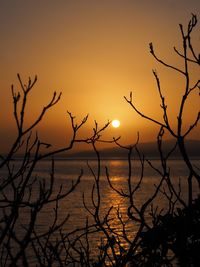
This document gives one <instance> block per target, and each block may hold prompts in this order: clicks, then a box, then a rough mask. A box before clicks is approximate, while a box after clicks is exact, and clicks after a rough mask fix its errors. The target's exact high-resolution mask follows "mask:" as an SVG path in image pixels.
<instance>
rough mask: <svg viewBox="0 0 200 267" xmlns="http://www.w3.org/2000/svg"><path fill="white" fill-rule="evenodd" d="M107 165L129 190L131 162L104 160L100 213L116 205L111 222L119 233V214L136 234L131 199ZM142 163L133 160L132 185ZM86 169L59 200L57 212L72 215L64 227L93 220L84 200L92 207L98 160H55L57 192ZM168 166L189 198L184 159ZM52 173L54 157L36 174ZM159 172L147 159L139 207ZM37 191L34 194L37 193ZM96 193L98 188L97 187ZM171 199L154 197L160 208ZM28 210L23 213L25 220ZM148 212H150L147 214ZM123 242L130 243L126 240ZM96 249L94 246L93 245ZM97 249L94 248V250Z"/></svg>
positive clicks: (49, 209)
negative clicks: (69, 190) (72, 189)
mask: <svg viewBox="0 0 200 267" xmlns="http://www.w3.org/2000/svg"><path fill="white" fill-rule="evenodd" d="M151 163H152V165H153V166H154V167H155V168H157V169H158V170H161V165H160V162H159V161H158V160H152V161H151ZM14 164H15V168H17V166H18V164H20V162H15V163H14ZM193 164H194V165H195V166H196V167H197V168H200V162H199V160H193ZM105 167H107V168H108V171H109V176H110V181H111V182H112V184H113V186H114V187H115V188H116V189H117V190H119V191H122V190H123V192H127V190H128V184H127V181H128V163H127V161H126V160H116V159H115V160H102V161H101V173H100V196H101V198H100V214H101V216H102V217H103V216H104V215H105V214H106V213H107V212H108V211H109V209H110V208H111V207H113V209H112V212H111V214H110V218H111V217H112V218H113V221H112V223H111V226H112V227H113V229H115V230H116V232H117V233H120V231H122V229H121V226H120V223H119V220H118V218H117V211H119V213H118V214H120V216H121V217H122V218H123V219H124V221H125V222H126V224H127V231H129V232H130V235H134V233H135V232H136V231H137V227H136V225H135V223H133V222H131V221H129V220H128V218H127V207H128V205H129V202H128V200H127V199H125V198H124V197H122V196H120V195H119V194H117V193H116V192H115V191H114V190H113V189H112V188H111V187H110V186H109V183H108V180H107V177H106V171H105ZM141 169H142V167H141V164H140V162H139V161H138V160H135V161H133V162H132V178H131V181H132V186H135V185H136V184H137V182H138V181H139V179H140V177H141ZM81 170H83V175H82V177H81V181H80V183H79V184H78V186H77V187H76V189H75V190H74V191H73V192H72V193H71V194H70V195H69V196H68V197H67V198H66V199H64V200H62V201H61V202H60V204H59V210H58V212H59V213H58V215H59V216H60V218H64V217H65V216H67V215H68V214H69V215H70V218H69V220H68V222H67V224H66V225H65V230H66V231H68V232H70V231H73V230H75V229H77V228H81V227H84V226H85V223H86V217H89V220H90V221H91V222H92V218H90V216H89V213H88V212H87V211H86V209H85V208H84V205H83V194H84V200H85V203H86V205H87V207H88V208H89V209H90V210H91V211H92V210H93V206H92V201H91V195H92V188H93V185H94V182H95V175H96V172H97V162H96V161H95V160H89V161H87V160H55V184H54V189H53V190H54V194H56V193H58V192H59V190H60V185H62V190H64V191H65V190H66V191H67V190H68V189H69V188H70V186H71V184H72V183H75V181H76V179H77V177H78V176H79V174H80V173H81ZM169 170H170V174H171V177H172V183H173V185H174V187H175V188H176V189H177V190H178V188H179V183H180V185H181V196H182V197H183V198H184V199H185V200H186V199H187V176H188V171H187V168H186V167H185V165H184V163H183V162H182V161H181V160H170V161H169ZM50 173H51V161H48V160H45V161H41V162H40V163H39V164H38V165H37V167H36V169H35V171H34V173H33V175H34V176H37V177H38V178H42V179H43V178H44V179H45V180H46V182H47V185H48V181H49V180H50ZM0 174H1V175H5V171H2V172H1V173H0ZM160 179H161V177H160V175H159V174H158V172H156V171H155V170H154V169H153V168H152V167H150V165H149V164H148V163H147V162H146V163H145V166H144V177H143V180H142V183H141V185H140V188H139V189H138V191H137V192H136V194H135V196H134V202H135V203H136V205H137V206H138V207H140V206H141V205H142V204H143V203H144V201H145V200H147V199H148V198H149V197H150V196H151V195H152V194H153V192H154V191H155V188H156V185H158V183H159V182H160ZM164 189H165V185H164V184H163V186H162V190H164ZM198 190H199V189H198V186H197V185H196V184H194V186H193V191H194V194H196V195H197V194H198V193H199V191H198ZM34 194H35V195H34ZM94 195H95V190H94ZM37 196H38V188H37V186H35V188H33V197H37ZM167 204H168V202H167V201H166V197H164V196H163V194H162V193H159V194H158V196H157V198H156V199H155V201H154V206H155V207H158V209H160V210H161V209H163V210H164V211H165V210H166V209H167V207H168V205H167ZM54 208H55V205H54V204H52V203H51V204H49V205H46V206H45V209H42V211H41V214H40V216H39V218H38V225H37V230H38V231H39V232H43V231H44V230H45V229H48V223H49V221H51V217H52V215H53V213H54ZM25 215H26V214H25V213H24V215H23V217H24V221H25V220H26V219H25ZM147 216H148V215H147ZM100 242H101V241H100V238H99V236H94V237H92V241H91V243H92V246H93V247H94V248H97V246H98V245H100ZM122 242H124V246H125V247H126V246H127V244H126V242H125V241H124V240H122ZM94 251H95V249H94ZM94 253H95V252H94Z"/></svg>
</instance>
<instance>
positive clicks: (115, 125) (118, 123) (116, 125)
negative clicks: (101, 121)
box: [112, 120, 120, 128]
mask: <svg viewBox="0 0 200 267" xmlns="http://www.w3.org/2000/svg"><path fill="white" fill-rule="evenodd" d="M112 126H113V127H114V128H118V127H119V126H120V121H119V120H113V121H112Z"/></svg>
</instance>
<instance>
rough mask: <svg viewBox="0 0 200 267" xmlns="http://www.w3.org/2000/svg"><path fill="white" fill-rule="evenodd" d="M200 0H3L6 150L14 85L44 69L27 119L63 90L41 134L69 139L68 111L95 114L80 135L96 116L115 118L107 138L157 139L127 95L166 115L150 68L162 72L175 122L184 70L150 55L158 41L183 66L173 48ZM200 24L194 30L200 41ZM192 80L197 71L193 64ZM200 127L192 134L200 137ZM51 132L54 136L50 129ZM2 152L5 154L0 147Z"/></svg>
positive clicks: (0, 85)
mask: <svg viewBox="0 0 200 267" xmlns="http://www.w3.org/2000/svg"><path fill="white" fill-rule="evenodd" d="M199 11H200V1H199V0H190V1H189V0H176V1H174V0H165V1H160V0H151V1H149V0H141V1H136V0H123V1H122V0H101V1H98V0H93V1H92V0H91V1H88V0H65V1H64V0H62V1H61V0H58V1H53V0H44V1H40V0H34V1H33V0H32V1H31V0H28V1H27V0H20V1H17V0H16V1H11V0H6V1H5V0H4V1H3V0H0V36H1V42H0V114H1V116H0V124H1V129H0V150H1V151H6V150H7V149H8V147H9V145H10V143H11V142H12V140H14V133H15V131H14V129H15V126H14V124H13V119H12V101H11V92H10V85H11V84H14V85H16V87H17V86H18V83H17V79H16V74H17V73H20V74H21V76H22V78H23V79H24V80H26V79H27V77H28V76H31V77H34V75H35V74H37V75H38V82H37V84H36V86H35V88H34V91H33V92H32V94H31V99H30V102H29V109H28V113H27V117H26V120H27V123H29V122H30V121H31V120H33V118H34V116H36V115H37V114H38V113H39V111H40V109H41V108H42V107H43V105H44V104H45V103H47V102H48V100H49V99H50V98H51V96H52V93H53V91H55V90H56V91H58V92H59V91H62V93H63V95H62V99H61V101H60V103H59V104H58V105H57V106H56V107H54V108H53V109H52V110H51V111H50V112H49V114H48V115H47V116H46V117H45V119H44V121H43V123H42V125H41V126H40V128H39V130H40V136H41V138H42V140H44V141H47V142H51V143H52V144H54V145H55V146H56V145H59V146H60V145H63V144H64V143H65V142H67V140H68V135H69V133H70V130H69V129H68V127H69V120H68V119H67V117H66V111H67V110H69V111H70V112H72V113H73V114H74V115H75V116H76V117H77V119H78V120H80V119H81V118H82V117H84V116H85V115H86V114H87V113H89V114H90V117H89V121H88V123H87V125H85V127H84V128H83V130H82V132H81V134H82V135H83V136H88V134H89V133H90V132H91V129H92V127H93V121H94V120H97V121H98V122H99V124H100V125H103V124H104V123H106V122H107V121H108V120H112V119H114V118H117V119H119V120H120V121H121V126H120V127H119V128H118V129H113V128H112V127H110V128H109V129H107V130H106V133H105V138H107V137H111V136H113V135H114V136H118V135H121V136H122V141H123V142H124V143H132V142H134V141H135V140H136V136H137V132H138V131H139V132H140V137H141V142H144V141H145V142H146V141H154V140H155V136H156V133H157V128H155V127H154V125H153V124H152V123H147V122H146V121H145V120H143V119H141V118H139V117H138V115H137V114H135V112H134V111H133V110H131V108H130V106H129V105H128V104H127V103H126V102H125V100H124V99H123V96H124V95H126V96H128V95H129V92H130V91H133V93H134V101H135V103H136V104H137V106H138V107H139V108H140V109H141V110H142V111H143V112H145V113H146V114H148V115H152V116H155V117H156V118H159V119H162V117H161V113H160V101H159V98H158V92H157V91H156V84H155V80H154V78H153V75H152V69H156V70H157V71H158V73H159V74H160V79H161V83H162V85H163V92H164V94H165V95H166V100H167V101H168V109H169V114H170V119H171V121H172V123H173V124H175V122H176V116H177V114H176V112H177V106H178V103H179V102H180V95H181V92H182V90H183V88H184V86H183V80H181V78H180V75H177V74H175V73H173V72H172V71H170V70H166V69H165V68H163V67H162V66H159V65H158V64H157V63H156V62H155V60H154V59H153V57H152V56H151V55H150V53H149V47H148V44H149V42H153V43H154V46H155V50H156V51H157V53H158V54H159V56H160V57H162V58H163V59H166V60H167V61H168V62H170V63H172V64H177V65H179V64H181V61H180V60H179V59H178V58H177V56H176V55H175V53H174V52H173V46H174V45H175V46H176V47H180V46H181V42H180V31H179V27H178V24H179V23H183V24H184V25H186V24H187V23H188V20H189V19H190V14H191V13H195V14H197V16H198V17H200V16H199V15H200V14H199V13H200V12H199ZM199 29H200V19H199V25H198V27H197V28H196V31H195V33H196V34H194V42H195V46H196V47H199V40H200V35H199ZM192 71H193V73H194V78H197V77H199V76H198V75H199V73H198V72H197V71H196V70H192ZM191 103H192V105H191V106H190V107H188V110H187V113H186V115H185V120H186V123H187V122H189V121H191V119H192V118H193V117H194V114H195V112H196V111H197V110H198V108H199V100H198V98H197V94H196V95H194V96H193V97H192V98H191ZM198 132H199V128H197V129H196V130H195V131H194V134H193V135H192V136H191V138H195V139H197V138H198ZM49 133H51V134H49ZM1 151H0V152H1Z"/></svg>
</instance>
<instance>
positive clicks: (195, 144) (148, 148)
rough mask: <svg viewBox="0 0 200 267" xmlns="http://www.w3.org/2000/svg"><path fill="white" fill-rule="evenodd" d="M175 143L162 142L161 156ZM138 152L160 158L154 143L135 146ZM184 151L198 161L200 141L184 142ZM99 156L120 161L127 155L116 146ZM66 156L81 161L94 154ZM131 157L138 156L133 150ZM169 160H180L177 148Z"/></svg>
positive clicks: (83, 152)
mask: <svg viewBox="0 0 200 267" xmlns="http://www.w3.org/2000/svg"><path fill="white" fill-rule="evenodd" d="M174 145H175V143H174V142H173V141H172V140H169V141H164V142H163V145H162V147H163V149H162V150H163V154H164V155H167V154H168V153H169V152H170V151H171V150H172V148H173V147H174ZM137 148H138V150H139V151H140V153H141V155H145V157H146V158H155V159H156V158H160V156H159V150H158V145H157V143H156V142H149V143H141V144H138V145H137ZM186 149H187V153H188V155H189V157H191V158H194V159H195V158H196V159H200V140H188V141H186ZM99 153H100V156H101V158H102V159H108V158H110V159H112V158H113V159H114V158H116V159H120V158H122V159H123V158H126V157H127V154H128V150H127V149H123V148H120V147H118V146H115V147H113V148H107V149H103V150H100V151H99ZM63 156H67V158H69V157H70V158H76V159H82V158H88V159H89V158H94V157H95V153H94V151H91V150H90V151H89V150H88V151H79V152H75V153H70V154H68V155H63ZM132 157H133V158H134V157H135V158H137V157H138V155H137V153H136V152H135V150H133V153H132ZM170 158H181V154H180V151H179V148H178V147H176V148H175V150H174V151H173V152H172V154H171V155H170Z"/></svg>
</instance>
